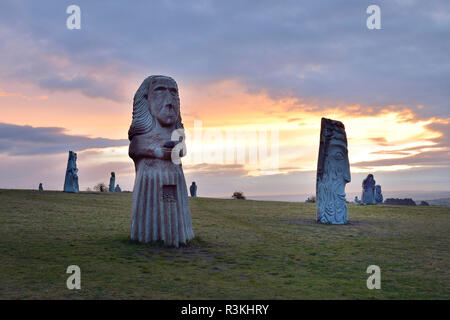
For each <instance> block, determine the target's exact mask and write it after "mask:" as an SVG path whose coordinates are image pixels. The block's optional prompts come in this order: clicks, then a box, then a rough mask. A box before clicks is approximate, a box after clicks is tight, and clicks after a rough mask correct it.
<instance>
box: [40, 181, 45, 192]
mask: <svg viewBox="0 0 450 320" xmlns="http://www.w3.org/2000/svg"><path fill="white" fill-rule="evenodd" d="M39 191H44V187H43V186H42V183H39Z"/></svg>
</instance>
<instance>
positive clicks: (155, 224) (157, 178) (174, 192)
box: [128, 76, 194, 247]
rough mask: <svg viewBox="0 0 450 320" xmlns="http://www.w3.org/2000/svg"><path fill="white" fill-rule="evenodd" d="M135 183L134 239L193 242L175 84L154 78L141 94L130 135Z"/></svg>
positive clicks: (135, 106)
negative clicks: (191, 240)
mask: <svg viewBox="0 0 450 320" xmlns="http://www.w3.org/2000/svg"><path fill="white" fill-rule="evenodd" d="M128 138H129V140H130V147H129V151H128V154H129V156H130V158H132V159H133V161H134V165H135V169H136V178H135V182H134V189H133V204H132V218H131V239H132V240H137V241H139V242H144V243H146V242H150V241H157V240H162V241H164V243H165V244H166V245H173V246H177V247H178V246H179V244H180V243H186V241H187V240H189V239H192V238H193V237H194V232H193V231H192V222H191V212H190V208H189V200H188V193H187V187H186V181H185V178H184V174H183V169H182V166H181V161H180V156H184V155H185V154H186V151H185V150H186V149H185V146H184V131H183V124H182V121H181V115H180V99H179V95H178V86H177V83H176V82H175V80H173V79H172V78H170V77H166V76H150V77H148V78H146V79H145V80H144V81H143V82H142V84H141V86H140V87H139V89H138V90H137V92H136V94H135V96H134V101H133V121H132V123H131V127H130V129H129V131H128Z"/></svg>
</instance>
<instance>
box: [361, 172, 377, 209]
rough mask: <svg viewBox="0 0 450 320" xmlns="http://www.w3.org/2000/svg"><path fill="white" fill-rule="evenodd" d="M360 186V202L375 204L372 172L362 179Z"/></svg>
mask: <svg viewBox="0 0 450 320" xmlns="http://www.w3.org/2000/svg"><path fill="white" fill-rule="evenodd" d="M362 187H363V192H362V196H361V202H362V204H375V203H376V202H375V180H374V178H373V174H369V175H368V176H367V178H365V179H364V180H363V183H362Z"/></svg>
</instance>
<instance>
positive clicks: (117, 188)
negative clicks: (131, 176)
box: [114, 185, 122, 192]
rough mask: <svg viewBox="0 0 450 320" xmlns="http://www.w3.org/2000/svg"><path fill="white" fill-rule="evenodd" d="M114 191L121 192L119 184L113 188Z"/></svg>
mask: <svg viewBox="0 0 450 320" xmlns="http://www.w3.org/2000/svg"><path fill="white" fill-rule="evenodd" d="M114 192H122V189H120V187H119V185H117V186H116V188H115V189H114Z"/></svg>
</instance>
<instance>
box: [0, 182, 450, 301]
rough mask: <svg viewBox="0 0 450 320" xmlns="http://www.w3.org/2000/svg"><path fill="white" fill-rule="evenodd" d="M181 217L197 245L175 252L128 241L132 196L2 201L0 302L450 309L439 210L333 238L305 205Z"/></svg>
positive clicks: (220, 205)
mask: <svg viewBox="0 0 450 320" xmlns="http://www.w3.org/2000/svg"><path fill="white" fill-rule="evenodd" d="M190 205H191V211H192V220H193V221H192V222H193V228H194V232H195V234H196V238H195V239H193V240H192V241H191V242H190V243H189V245H188V246H187V247H182V248H178V249H177V248H167V247H164V246H163V245H161V244H152V245H142V244H138V243H134V242H131V241H129V228H130V213H131V193H121V194H114V193H104V194H94V193H90V194H89V193H81V194H66V193H62V192H51V191H44V192H38V191H23V190H0V299H450V288H449V283H450V281H449V280H450V277H449V268H450V250H449V245H450V241H449V240H450V239H449V237H450V208H448V207H401V206H355V205H349V217H350V221H351V222H352V224H351V225H345V226H331V225H320V224H316V223H314V217H315V206H314V204H304V203H288V202H267V201H251V200H245V201H244V200H221V199H210V198H196V199H190ZM72 264H75V265H78V266H80V268H81V286H82V289H81V290H73V291H72V290H68V289H67V288H66V279H67V277H68V276H69V275H68V274H66V268H67V266H69V265H72ZM372 264H375V265H378V266H380V267H381V290H368V289H367V287H366V279H367V277H368V274H366V268H367V267H368V266H369V265H372Z"/></svg>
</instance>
